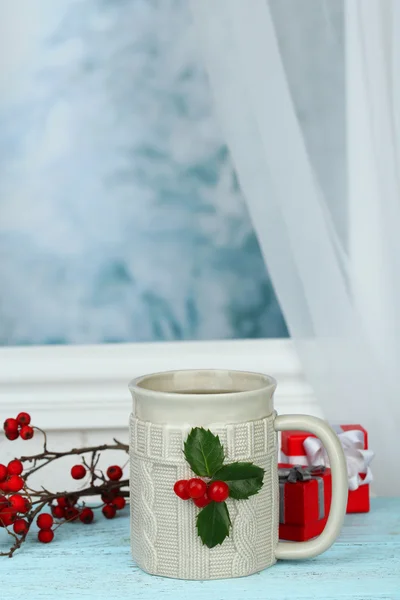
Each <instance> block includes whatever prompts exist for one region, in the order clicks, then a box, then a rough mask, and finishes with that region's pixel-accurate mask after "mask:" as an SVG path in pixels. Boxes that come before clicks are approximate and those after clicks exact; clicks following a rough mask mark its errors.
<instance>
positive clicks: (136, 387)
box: [128, 369, 277, 401]
mask: <svg viewBox="0 0 400 600" xmlns="http://www.w3.org/2000/svg"><path fill="white" fill-rule="evenodd" d="M207 372H209V373H213V374H218V373H220V374H221V375H222V374H228V373H234V374H235V375H239V376H240V375H243V376H244V377H246V378H247V379H248V378H249V377H251V378H254V379H255V378H257V379H259V380H260V379H261V380H262V381H263V382H264V385H260V386H258V387H256V388H253V389H248V390H246V389H244V390H232V391H231V392H230V391H222V392H221V391H218V392H217V393H213V390H210V392H208V391H206V392H202V393H196V392H191V393H190V392H189V393H186V392H181V391H178V390H176V391H174V390H167V391H164V390H154V389H149V388H146V387H142V386H141V385H140V383H141V382H143V381H145V380H146V379H152V378H157V377H162V376H166V375H174V374H176V373H185V374H189V373H207ZM276 387H277V381H276V379H275V378H274V377H272V376H271V375H267V374H265V373H260V372H257V371H243V370H241V369H172V370H168V371H157V372H155V373H148V374H146V375H140V376H139V377H135V378H134V379H132V380H131V381H130V382H129V384H128V388H129V390H130V391H131V392H133V391H136V392H137V393H139V394H141V395H142V396H147V397H149V398H152V397H155V396H158V397H159V396H163V397H165V398H172V397H174V398H175V399H177V397H179V398H181V399H182V401H184V400H185V399H187V398H192V399H194V398H197V399H200V398H201V399H202V400H203V401H204V400H205V399H206V398H211V397H213V398H215V397H218V399H219V400H222V399H223V398H235V397H240V396H249V395H251V396H252V395H257V394H259V393H260V392H270V391H271V390H272V393H273V392H274V391H275V389H276Z"/></svg>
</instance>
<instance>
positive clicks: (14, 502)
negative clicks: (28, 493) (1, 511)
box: [8, 494, 31, 514]
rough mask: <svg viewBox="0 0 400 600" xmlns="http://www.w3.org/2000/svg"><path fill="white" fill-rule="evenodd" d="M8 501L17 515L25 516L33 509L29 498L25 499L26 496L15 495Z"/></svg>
mask: <svg viewBox="0 0 400 600" xmlns="http://www.w3.org/2000/svg"><path fill="white" fill-rule="evenodd" d="M8 501H9V503H10V505H11V507H12V508H13V509H14V510H15V512H17V513H22V514H25V513H27V512H28V511H29V509H30V507H31V504H30V502H29V500H28V499H27V498H24V496H21V494H13V495H12V496H10V497H9V499H8Z"/></svg>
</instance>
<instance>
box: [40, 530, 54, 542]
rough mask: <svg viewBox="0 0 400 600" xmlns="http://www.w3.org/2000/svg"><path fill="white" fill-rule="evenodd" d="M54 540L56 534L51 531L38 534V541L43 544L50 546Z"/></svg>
mask: <svg viewBox="0 0 400 600" xmlns="http://www.w3.org/2000/svg"><path fill="white" fill-rule="evenodd" d="M53 539H54V532H53V531H52V530H51V529H41V530H40V531H39V533H38V540H39V542H42V544H49V543H50V542H52V541H53Z"/></svg>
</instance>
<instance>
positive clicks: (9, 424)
mask: <svg viewBox="0 0 400 600" xmlns="http://www.w3.org/2000/svg"><path fill="white" fill-rule="evenodd" d="M3 427H4V431H5V432H6V433H15V432H17V433H18V421H17V419H6V420H5V421H4V425H3Z"/></svg>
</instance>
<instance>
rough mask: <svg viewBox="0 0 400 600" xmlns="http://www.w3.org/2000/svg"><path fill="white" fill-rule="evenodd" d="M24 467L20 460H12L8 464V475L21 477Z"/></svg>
mask: <svg viewBox="0 0 400 600" xmlns="http://www.w3.org/2000/svg"><path fill="white" fill-rule="evenodd" d="M23 470H24V466H23V464H22V462H21V461H20V460H12V461H10V462H9V463H8V466H7V473H8V474H9V475H21V473H22V471H23Z"/></svg>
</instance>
